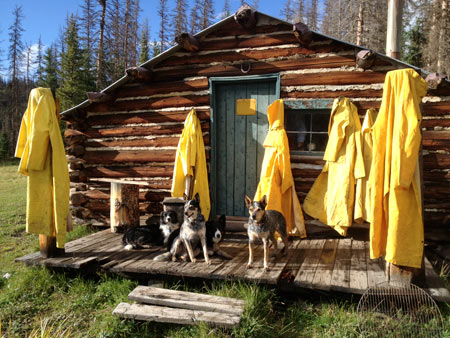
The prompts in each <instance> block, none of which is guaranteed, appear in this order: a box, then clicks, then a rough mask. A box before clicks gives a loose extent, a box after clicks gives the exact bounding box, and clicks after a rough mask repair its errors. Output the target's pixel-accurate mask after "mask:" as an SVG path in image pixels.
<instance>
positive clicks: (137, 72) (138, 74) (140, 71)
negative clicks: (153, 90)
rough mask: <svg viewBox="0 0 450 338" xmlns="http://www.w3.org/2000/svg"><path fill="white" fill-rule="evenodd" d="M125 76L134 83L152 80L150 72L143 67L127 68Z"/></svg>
mask: <svg viewBox="0 0 450 338" xmlns="http://www.w3.org/2000/svg"><path fill="white" fill-rule="evenodd" d="M125 72H126V74H127V75H128V76H129V77H131V78H133V80H135V81H142V82H144V81H151V79H152V72H151V71H150V70H148V69H147V68H144V67H131V68H128V69H127V70H126V71H125Z"/></svg>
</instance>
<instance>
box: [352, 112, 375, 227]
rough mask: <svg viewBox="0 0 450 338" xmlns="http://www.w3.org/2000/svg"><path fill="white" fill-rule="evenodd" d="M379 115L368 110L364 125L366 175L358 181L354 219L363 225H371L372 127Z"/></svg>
mask: <svg viewBox="0 0 450 338" xmlns="http://www.w3.org/2000/svg"><path fill="white" fill-rule="evenodd" d="M377 114H378V113H377V111H376V110H375V109H373V108H370V109H368V110H367V112H366V116H365V117H364V121H363V125H362V153H363V159H364V170H365V173H366V175H365V176H364V177H361V178H358V179H357V180H356V193H355V217H354V218H355V222H357V223H363V222H364V221H366V222H369V223H370V217H369V215H370V189H369V186H368V184H369V174H370V167H371V164H372V147H373V142H372V126H373V124H374V123H375V120H376V119H377Z"/></svg>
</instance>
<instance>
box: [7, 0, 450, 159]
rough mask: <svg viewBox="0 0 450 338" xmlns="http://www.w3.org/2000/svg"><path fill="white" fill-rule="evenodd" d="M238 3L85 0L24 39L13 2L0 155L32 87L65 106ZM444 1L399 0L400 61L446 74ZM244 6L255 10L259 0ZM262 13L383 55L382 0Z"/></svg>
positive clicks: (335, 1)
mask: <svg viewBox="0 0 450 338" xmlns="http://www.w3.org/2000/svg"><path fill="white" fill-rule="evenodd" d="M219 2H220V4H219ZM243 3H244V2H243V1H242V0H241V1H240V2H236V1H233V2H232V4H231V5H230V1H229V0H220V1H217V2H216V3H214V1H213V0H190V1H188V0H157V1H155V5H156V6H157V16H152V17H149V16H148V13H145V12H144V11H143V10H142V8H141V5H140V0H82V1H81V2H80V7H79V8H78V9H77V11H76V12H75V13H68V14H67V17H66V19H65V24H64V25H63V27H60V30H59V34H58V37H57V39H56V40H55V41H53V42H52V43H51V44H50V45H48V46H44V44H43V43H42V39H41V37H40V38H39V39H38V41H24V28H23V23H24V20H26V19H27V18H26V17H25V16H24V9H23V7H22V6H20V5H16V6H15V7H14V9H13V11H12V12H11V13H10V22H9V23H8V26H7V29H4V30H3V31H0V41H7V44H2V45H6V46H7V48H4V49H5V50H2V49H0V74H1V75H2V76H0V161H2V160H6V159H8V158H9V157H11V156H12V155H13V151H14V146H15V141H16V138H17V134H18V131H19V126H20V121H21V118H22V115H23V112H24V111H25V109H26V104H27V101H28V94H29V92H30V90H31V89H32V88H34V87H36V86H43V87H48V88H52V89H54V90H55V91H56V95H57V96H58V98H59V99H60V101H61V109H62V111H64V110H65V109H68V108H70V107H72V106H74V105H76V104H78V103H80V102H82V101H84V100H85V98H86V92H87V91H100V90H101V89H103V88H105V87H107V86H108V85H109V84H111V83H113V82H114V81H116V80H118V79H119V78H120V77H122V76H123V75H124V71H125V69H127V68H129V67H133V66H136V65H139V64H141V63H143V62H145V61H147V60H148V59H150V58H152V57H154V56H156V55H158V54H159V53H161V52H162V51H165V50H167V49H168V48H170V47H172V46H173V45H174V38H175V36H177V35H178V34H180V33H182V32H189V33H191V34H195V33H198V32H200V31H201V30H203V29H205V28H206V27H208V26H210V25H212V24H214V23H215V22H218V21H220V20H221V19H223V18H225V17H227V16H229V15H230V14H232V13H234V12H235V11H236V10H237V9H238V7H240V6H241V5H242V4H243ZM449 3H450V0H404V8H403V27H402V37H403V39H402V60H403V61H405V62H407V63H409V64H412V65H414V66H417V67H422V68H424V69H426V70H430V71H435V72H439V73H443V74H446V75H447V76H448V75H449V74H450V62H449V61H450V60H449V58H450V17H449V10H448V5H449ZM43 4H44V2H43ZM249 5H250V6H252V7H253V8H255V9H258V7H259V0H253V1H250V3H249ZM233 6H234V7H236V8H232V7H233ZM267 14H269V15H272V16H274V17H279V18H281V19H284V20H286V21H289V22H298V21H301V22H304V23H306V24H307V25H308V26H309V28H310V29H311V30H314V31H317V32H321V33H324V34H327V35H330V36H332V37H335V38H338V39H340V40H343V41H347V42H351V43H354V44H357V45H361V46H365V47H367V48H370V49H373V50H376V51H378V52H380V53H383V54H385V44H386V25H387V1H386V0H370V1H369V0H323V1H322V0H320V1H319V0H284V2H280V8H279V10H278V11H275V12H274V13H267ZM5 26H6V24H5V23H3V27H5ZM150 27H154V28H153V31H150ZM155 27H156V29H155ZM2 45H0V46H2Z"/></svg>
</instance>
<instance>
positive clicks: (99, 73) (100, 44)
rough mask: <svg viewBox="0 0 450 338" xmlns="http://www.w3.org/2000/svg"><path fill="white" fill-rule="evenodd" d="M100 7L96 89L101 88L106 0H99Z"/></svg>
mask: <svg viewBox="0 0 450 338" xmlns="http://www.w3.org/2000/svg"><path fill="white" fill-rule="evenodd" d="M99 1H100V5H101V6H102V17H101V19H100V39H99V42H98V56H97V89H100V88H101V87H103V35H104V31H105V15H106V0H99Z"/></svg>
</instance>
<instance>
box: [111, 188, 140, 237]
mask: <svg viewBox="0 0 450 338" xmlns="http://www.w3.org/2000/svg"><path fill="white" fill-rule="evenodd" d="M110 203H111V209H110V210H111V213H110V217H111V220H110V222H111V232H121V230H124V228H128V227H136V226H139V186H138V185H133V184H125V183H119V182H111V198H110Z"/></svg>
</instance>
